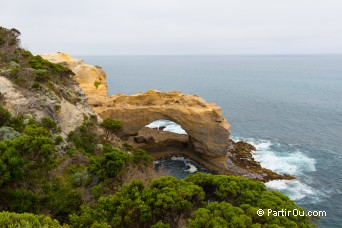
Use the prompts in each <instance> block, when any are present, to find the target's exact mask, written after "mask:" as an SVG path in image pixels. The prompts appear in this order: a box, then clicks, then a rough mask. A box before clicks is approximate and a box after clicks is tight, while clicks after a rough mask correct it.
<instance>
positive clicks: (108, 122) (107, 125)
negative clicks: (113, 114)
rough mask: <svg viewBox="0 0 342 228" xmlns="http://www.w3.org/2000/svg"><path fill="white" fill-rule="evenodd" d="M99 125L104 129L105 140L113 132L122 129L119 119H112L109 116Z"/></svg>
mask: <svg viewBox="0 0 342 228" xmlns="http://www.w3.org/2000/svg"><path fill="white" fill-rule="evenodd" d="M100 125H101V126H102V127H103V128H104V129H105V140H106V141H108V140H109V139H110V138H111V137H112V136H113V134H115V132H117V131H118V130H120V129H122V123H121V122H120V121H119V120H113V119H111V118H107V119H105V120H104V121H103V122H102V123H101V124H100Z"/></svg>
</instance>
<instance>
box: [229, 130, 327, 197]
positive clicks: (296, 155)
mask: <svg viewBox="0 0 342 228" xmlns="http://www.w3.org/2000/svg"><path fill="white" fill-rule="evenodd" d="M232 139H233V140H234V141H240V140H243V141H245V142H248V143H250V144H252V145H253V146H254V147H255V149H256V151H255V152H254V153H253V157H254V159H255V160H256V161H258V162H260V164H261V166H262V167H265V168H267V169H270V170H272V171H274V172H277V173H283V174H289V175H293V176H296V177H297V178H298V179H297V180H273V181H269V182H267V183H265V185H266V186H267V187H268V188H269V189H272V190H277V191H280V192H282V193H284V194H285V195H287V196H288V197H290V199H292V200H296V201H300V200H304V199H309V200H310V201H315V202H316V201H318V200H319V198H320V197H321V196H322V191H319V190H317V189H314V188H312V187H311V186H310V183H309V180H310V179H311V178H310V177H309V176H308V173H309V172H314V171H316V167H315V165H316V160H315V159H314V158H310V157H308V156H307V155H306V154H305V153H303V152H302V151H300V150H298V149H296V148H292V147H290V146H286V145H281V144H280V143H274V142H271V141H270V140H257V139H253V138H241V137H232Z"/></svg>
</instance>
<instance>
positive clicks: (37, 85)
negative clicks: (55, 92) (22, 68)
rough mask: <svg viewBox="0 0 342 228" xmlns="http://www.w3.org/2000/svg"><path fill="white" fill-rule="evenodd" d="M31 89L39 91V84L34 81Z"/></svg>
mask: <svg viewBox="0 0 342 228" xmlns="http://www.w3.org/2000/svg"><path fill="white" fill-rule="evenodd" d="M32 88H33V89H39V88H40V83H39V82H37V81H34V82H33V83H32Z"/></svg>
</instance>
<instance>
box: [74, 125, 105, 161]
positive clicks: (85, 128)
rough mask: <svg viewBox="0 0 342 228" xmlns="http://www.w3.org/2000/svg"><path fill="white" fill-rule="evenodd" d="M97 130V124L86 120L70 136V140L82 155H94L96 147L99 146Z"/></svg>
mask: <svg viewBox="0 0 342 228" xmlns="http://www.w3.org/2000/svg"><path fill="white" fill-rule="evenodd" d="M96 132H97V130H96V127H95V123H93V122H91V121H89V120H86V121H84V123H83V124H82V125H81V126H79V127H77V128H76V129H75V131H71V132H70V133H69V134H68V140H69V141H70V142H72V143H73V145H74V146H75V147H76V148H77V149H78V150H79V151H80V152H82V153H86V154H93V153H94V151H95V148H96V145H97V144H99V141H100V139H99V136H98V135H97V134H96Z"/></svg>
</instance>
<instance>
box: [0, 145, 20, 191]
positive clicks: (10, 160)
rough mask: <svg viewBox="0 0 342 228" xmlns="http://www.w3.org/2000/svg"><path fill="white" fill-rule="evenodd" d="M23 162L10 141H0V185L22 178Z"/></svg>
mask: <svg viewBox="0 0 342 228" xmlns="http://www.w3.org/2000/svg"><path fill="white" fill-rule="evenodd" d="M24 164H25V161H24V159H23V158H22V156H21V155H20V153H19V152H18V151H17V150H16V149H15V147H13V145H12V144H11V142H10V141H3V142H0V187H3V186H4V185H5V184H7V183H12V182H15V181H17V180H20V179H22V178H23V177H24V169H23V165H24ZM0 189H1V188H0Z"/></svg>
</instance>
